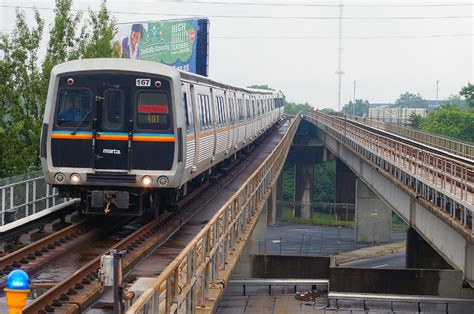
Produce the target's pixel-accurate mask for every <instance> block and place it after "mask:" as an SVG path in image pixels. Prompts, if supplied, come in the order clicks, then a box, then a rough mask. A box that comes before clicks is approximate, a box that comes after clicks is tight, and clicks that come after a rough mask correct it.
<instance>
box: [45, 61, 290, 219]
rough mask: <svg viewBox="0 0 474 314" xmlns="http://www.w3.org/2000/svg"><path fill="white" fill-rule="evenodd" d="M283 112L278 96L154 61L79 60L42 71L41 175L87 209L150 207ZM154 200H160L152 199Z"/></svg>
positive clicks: (127, 211) (131, 211)
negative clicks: (46, 76) (45, 81)
mask: <svg viewBox="0 0 474 314" xmlns="http://www.w3.org/2000/svg"><path fill="white" fill-rule="evenodd" d="M282 115H283V94H282V93H281V92H275V91H270V90H256V89H248V88H238V87H234V86H231V85H227V84H223V83H219V82H216V81H213V80H211V79H209V78H206V77H202V76H199V75H195V74H192V73H187V72H182V71H179V70H177V69H175V68H173V67H170V66H167V65H163V64H160V63H156V62H149V61H142V60H129V59H112V58H110V59H86V60H76V61H70V62H66V63H63V64H60V65H57V66H56V67H54V68H53V70H52V73H51V80H50V83H49V90H48V97H47V103H46V108H45V114H44V121H43V127H42V134H41V149H40V151H41V154H40V157H41V163H42V168H43V171H44V174H45V178H46V182H47V183H48V184H51V185H53V186H54V187H56V188H57V189H58V191H59V193H60V195H61V196H64V197H79V198H80V199H81V201H82V203H83V204H84V206H83V210H84V212H85V213H88V214H106V213H110V214H111V215H142V214H144V213H146V212H147V211H150V212H151V213H152V215H154V216H156V215H158V213H159V211H160V207H162V206H161V205H162V204H163V203H167V204H169V203H171V202H173V201H176V200H178V199H180V198H181V197H182V196H184V195H186V193H188V191H189V190H190V186H191V184H192V183H195V182H198V183H197V184H199V182H202V181H205V180H206V179H207V178H208V177H209V175H210V174H211V173H212V171H214V170H215V169H216V167H218V166H219V165H220V164H222V163H223V162H224V161H226V160H230V159H232V158H235V157H236V155H237V153H238V152H239V151H241V150H243V149H245V148H246V147H248V146H249V145H250V144H251V143H252V142H254V141H255V140H256V139H257V138H258V137H259V136H261V135H262V134H263V133H265V132H266V130H268V129H269V128H270V127H271V126H272V125H274V124H275V123H276V122H277V121H278V120H279V119H280V118H281V117H282ZM160 204H161V205H160Z"/></svg>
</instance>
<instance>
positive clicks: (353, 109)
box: [352, 80, 356, 115]
mask: <svg viewBox="0 0 474 314" xmlns="http://www.w3.org/2000/svg"><path fill="white" fill-rule="evenodd" d="M355 105H356V80H354V104H353V105H352V115H354V111H355Z"/></svg>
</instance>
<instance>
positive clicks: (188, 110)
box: [183, 92, 194, 133]
mask: <svg viewBox="0 0 474 314" xmlns="http://www.w3.org/2000/svg"><path fill="white" fill-rule="evenodd" d="M183 103H184V115H185V116H186V132H187V133H193V130H194V117H193V109H192V106H190V104H188V95H187V93H186V92H183Z"/></svg>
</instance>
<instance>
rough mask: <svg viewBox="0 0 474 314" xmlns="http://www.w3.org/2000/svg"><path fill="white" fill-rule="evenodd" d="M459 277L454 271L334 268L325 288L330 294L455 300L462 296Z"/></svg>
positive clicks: (458, 272)
mask: <svg viewBox="0 0 474 314" xmlns="http://www.w3.org/2000/svg"><path fill="white" fill-rule="evenodd" d="M462 277H463V274H462V272H461V271H455V270H422V269H361V268H342V267H334V268H331V270H330V276H329V282H330V286H329V287H330V291H332V292H354V293H380V294H404V295H435V296H445V297H456V296H461V295H462Z"/></svg>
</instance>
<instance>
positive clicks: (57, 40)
mask: <svg viewBox="0 0 474 314" xmlns="http://www.w3.org/2000/svg"><path fill="white" fill-rule="evenodd" d="M71 8H72V0H56V7H55V9H54V13H55V18H54V24H53V27H52V29H51V31H50V38H49V42H48V48H47V50H46V57H45V59H44V62H43V77H44V80H45V83H46V89H47V87H48V83H49V77H50V75H51V70H52V69H53V67H54V66H55V65H57V64H59V63H62V62H65V61H68V60H73V59H78V58H79V57H80V50H81V48H82V47H83V46H84V44H83V43H82V41H83V40H84V37H85V32H86V31H85V28H82V31H81V33H80V34H77V31H76V29H77V26H78V25H81V19H82V14H81V12H78V13H76V14H72V13H71Z"/></svg>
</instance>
